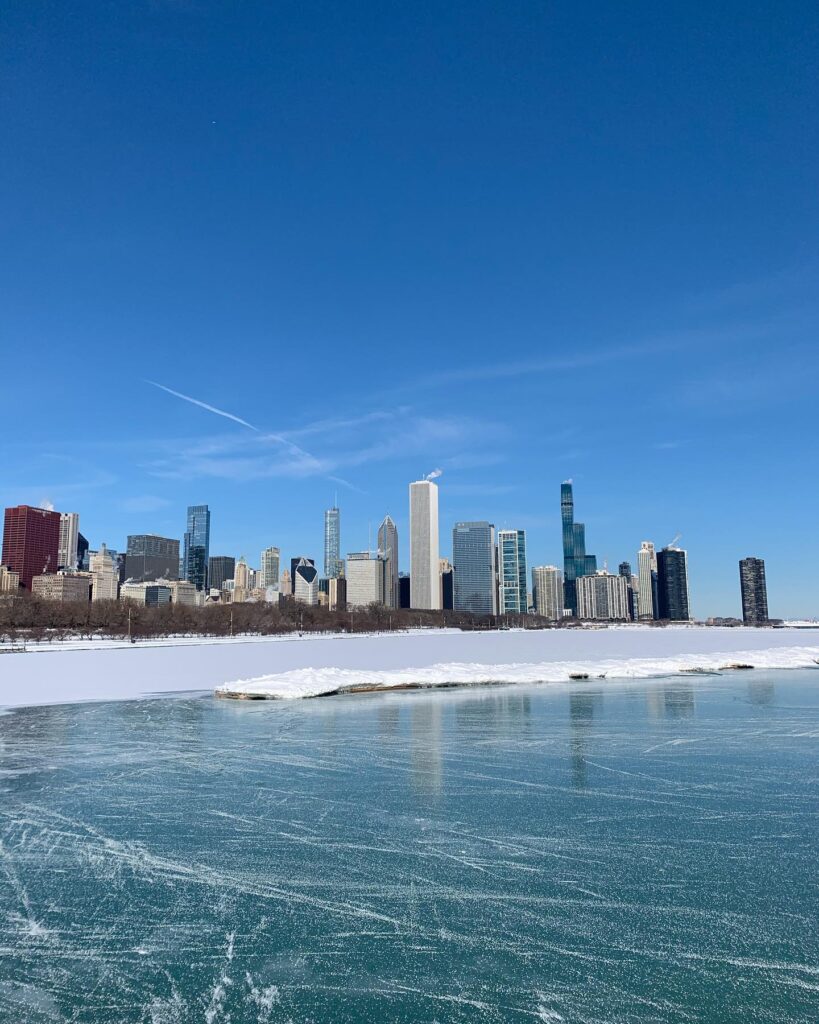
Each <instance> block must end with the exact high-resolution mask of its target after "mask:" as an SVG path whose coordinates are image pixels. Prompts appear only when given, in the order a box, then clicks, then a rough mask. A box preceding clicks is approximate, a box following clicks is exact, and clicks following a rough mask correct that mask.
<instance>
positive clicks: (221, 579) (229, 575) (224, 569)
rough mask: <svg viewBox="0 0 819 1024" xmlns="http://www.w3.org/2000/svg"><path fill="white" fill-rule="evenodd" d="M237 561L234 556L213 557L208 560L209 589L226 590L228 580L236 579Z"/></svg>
mask: <svg viewBox="0 0 819 1024" xmlns="http://www.w3.org/2000/svg"><path fill="white" fill-rule="evenodd" d="M235 576H236V559H235V558H234V557H233V556H232V555H213V556H212V557H211V558H209V559H208V587H210V588H211V589H213V590H222V589H224V586H225V582H226V581H227V580H232V579H235Z"/></svg>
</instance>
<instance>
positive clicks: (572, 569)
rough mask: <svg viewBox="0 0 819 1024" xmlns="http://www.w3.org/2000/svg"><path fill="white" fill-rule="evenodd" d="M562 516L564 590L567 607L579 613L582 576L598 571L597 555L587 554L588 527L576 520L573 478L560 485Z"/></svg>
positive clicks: (575, 613) (573, 612) (573, 613)
mask: <svg viewBox="0 0 819 1024" xmlns="http://www.w3.org/2000/svg"><path fill="white" fill-rule="evenodd" d="M560 518H561V521H562V524H563V590H564V593H565V597H566V600H565V607H566V608H568V609H569V610H570V611H571V613H572V615H577V586H576V583H575V581H576V580H577V579H578V578H579V577H580V576H591V575H593V574H594V573H595V572H597V557H596V556H595V555H587V554H586V527H585V525H584V524H583V523H576V522H575V521H574V494H573V491H572V482H571V480H566V481H565V482H564V483H562V484H561V485H560Z"/></svg>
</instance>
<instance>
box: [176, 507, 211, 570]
mask: <svg viewBox="0 0 819 1024" xmlns="http://www.w3.org/2000/svg"><path fill="white" fill-rule="evenodd" d="M209 555H210V510H209V509H208V506H207V505H188V528H187V530H186V531H185V552H184V555H183V558H184V566H185V579H186V580H187V581H188V583H193V585H194V586H195V587H196V589H197V590H206V589H207V586H208V556H209Z"/></svg>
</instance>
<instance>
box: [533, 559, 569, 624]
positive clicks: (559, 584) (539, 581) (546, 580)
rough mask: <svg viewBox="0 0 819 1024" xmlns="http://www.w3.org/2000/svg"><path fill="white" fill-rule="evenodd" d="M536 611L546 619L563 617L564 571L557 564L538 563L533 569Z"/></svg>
mask: <svg viewBox="0 0 819 1024" xmlns="http://www.w3.org/2000/svg"><path fill="white" fill-rule="evenodd" d="M532 590H533V592H534V599H535V611H536V612H537V614H538V615H542V616H543V618H544V619H553V620H557V619H562V618H563V573H562V572H561V571H560V569H558V567H557V566H556V565H536V566H535V567H534V568H533V569H532Z"/></svg>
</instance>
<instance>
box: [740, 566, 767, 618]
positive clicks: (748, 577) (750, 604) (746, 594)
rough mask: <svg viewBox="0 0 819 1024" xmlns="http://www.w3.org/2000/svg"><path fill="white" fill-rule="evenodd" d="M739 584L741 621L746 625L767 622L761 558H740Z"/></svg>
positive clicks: (765, 592)
mask: <svg viewBox="0 0 819 1024" xmlns="http://www.w3.org/2000/svg"><path fill="white" fill-rule="evenodd" d="M739 585H740V590H741V592H742V621H743V622H744V623H745V625H746V626H761V625H764V624H765V623H766V622H768V587H767V583H766V581H765V562H764V560H763V559H761V558H743V559H742V561H741V562H740V563H739Z"/></svg>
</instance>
